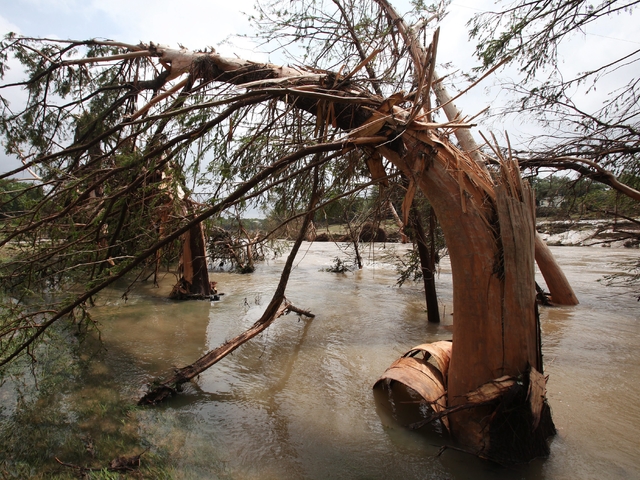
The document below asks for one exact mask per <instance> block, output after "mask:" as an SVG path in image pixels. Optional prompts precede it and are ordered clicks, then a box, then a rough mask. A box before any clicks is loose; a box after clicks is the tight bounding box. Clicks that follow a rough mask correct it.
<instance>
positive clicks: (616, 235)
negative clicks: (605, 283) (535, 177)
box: [536, 219, 640, 248]
mask: <svg viewBox="0 0 640 480" xmlns="http://www.w3.org/2000/svg"><path fill="white" fill-rule="evenodd" d="M536 227H537V229H538V232H539V233H540V236H541V237H542V238H543V240H545V241H546V242H547V244H548V245H551V246H565V247H566V246H570V247H610V248H638V246H639V245H640V223H635V222H631V221H629V220H617V221H614V220H611V219H606V220H540V219H539V220H538V222H537V224H536Z"/></svg>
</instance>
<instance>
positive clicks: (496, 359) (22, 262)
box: [0, 0, 577, 460]
mask: <svg viewBox="0 0 640 480" xmlns="http://www.w3.org/2000/svg"><path fill="white" fill-rule="evenodd" d="M312 3H313V4H314V6H315V7H314V8H313V9H309V8H307V7H308V5H307V4H306V2H294V4H291V8H290V9H289V10H288V11H286V12H283V11H280V10H278V9H277V8H275V9H273V10H272V11H271V14H272V15H271V16H269V15H267V14H265V15H264V16H262V17H260V18H257V19H255V21H256V22H257V24H258V26H259V27H261V28H263V30H262V32H263V33H264V34H265V35H266V36H269V35H270V36H273V35H274V32H276V31H277V32H279V35H280V38H285V37H286V36H287V35H289V36H290V38H291V39H292V40H296V39H297V40H300V41H304V42H310V43H309V44H310V45H311V46H312V47H313V48H308V49H306V50H305V51H306V52H307V56H306V57H305V59H304V61H305V63H306V64H307V65H309V66H306V67H288V66H277V65H272V64H268V63H256V62H252V61H249V60H242V59H239V58H225V57H223V56H221V55H219V54H217V53H216V52H215V51H212V50H206V51H199V52H192V51H188V50H185V49H180V50H175V49H171V48H166V47H162V46H160V45H156V44H139V45H129V44H123V43H119V42H114V41H98V40H89V41H82V42H78V41H58V40H39V39H30V38H21V37H15V36H11V35H10V36H9V37H7V38H6V39H5V40H4V42H3V43H2V55H3V63H2V65H1V66H2V70H1V72H3V73H4V72H5V70H6V68H7V67H8V66H9V65H14V63H13V62H16V61H19V63H20V64H21V65H22V68H24V69H25V71H26V75H27V79H26V80H24V81H20V82H16V83H13V84H9V83H5V84H4V85H2V86H1V90H0V92H8V91H10V90H11V88H12V87H15V88H17V89H22V91H23V92H26V95H27V98H26V99H17V100H14V104H10V103H9V102H8V101H7V95H6V94H3V101H4V103H3V117H2V124H1V128H2V134H3V135H4V139H5V146H6V149H7V151H8V152H9V153H11V154H13V155H17V156H18V157H20V158H21V159H22V161H23V164H24V165H23V167H21V168H19V169H16V170H15V171H14V172H7V173H6V174H3V175H2V177H8V176H10V175H12V174H14V173H17V172H19V171H22V170H29V171H31V172H32V173H33V175H34V177H37V182H34V184H33V186H27V187H26V188H25V187H22V188H19V189H17V190H15V191H14V192H12V194H11V195H12V199H18V198H22V197H24V196H26V195H29V192H30V191H32V190H35V189H40V190H41V191H42V192H44V194H43V196H42V198H40V197H39V199H38V201H37V202H36V204H35V205H34V206H33V207H32V208H31V209H29V211H27V212H23V213H16V214H15V215H13V216H11V217H10V218H9V219H6V220H5V221H4V222H3V227H2V231H1V232H0V235H1V238H0V244H1V245H2V246H3V247H4V248H5V249H8V250H9V251H10V257H11V260H10V261H7V262H5V263H4V264H3V265H2V286H3V288H4V289H5V290H6V291H8V292H11V297H12V298H11V299H10V301H8V302H7V303H6V304H5V309H4V313H3V318H2V325H1V326H0V366H5V365H7V364H9V363H10V362H11V361H13V360H14V359H16V358H18V357H20V356H22V355H27V354H29V355H32V356H33V355H37V344H38V341H42V340H44V339H45V338H46V337H47V332H48V331H49V329H50V328H51V327H52V326H54V325H55V324H56V323H57V322H64V321H67V319H69V318H71V319H72V320H73V321H80V319H81V318H85V317H87V315H88V314H90V308H89V307H88V305H90V302H91V300H92V298H93V297H94V296H95V295H97V294H98V293H99V292H100V291H101V290H102V289H104V288H105V287H107V286H109V285H111V284H113V283H114V282H115V281H116V280H117V279H119V278H122V277H124V276H125V275H127V278H130V279H134V281H135V280H136V279H141V278H145V277H148V276H149V272H157V271H158V269H159V268H160V266H161V265H162V264H163V262H164V263H166V264H171V263H172V262H175V261H177V260H178V258H179V257H182V264H183V267H182V268H183V270H182V277H181V278H180V281H181V282H185V283H183V284H182V286H183V287H184V288H185V291H186V294H187V295H192V294H195V295H203V296H206V295H207V294H208V293H207V291H206V289H207V288H210V285H209V284H208V277H207V276H206V275H204V274H203V272H204V270H203V269H204V268H205V267H206V262H205V255H206V254H205V253H204V244H205V242H204V241H203V239H202V229H201V224H202V222H204V221H206V220H207V219H210V218H212V217H215V216H216V215H218V214H220V213H221V212H223V211H225V210H226V209H230V208H240V207H243V206H245V205H247V204H249V203H251V202H260V201H267V202H271V203H273V202H280V203H281V204H282V205H286V206H287V211H288V215H289V217H288V220H295V219H299V218H304V220H303V222H302V225H303V227H304V228H303V229H302V230H300V232H299V234H298V240H297V242H296V245H299V242H300V241H302V238H303V235H305V234H306V231H305V229H306V226H307V225H308V224H309V223H310V222H311V220H312V217H313V212H314V211H316V210H317V209H319V208H322V206H323V205H325V204H326V203H327V202H331V201H335V200H336V199H338V198H341V197H344V196H348V195H351V194H353V193H354V192H357V191H358V190H359V189H362V188H367V187H369V186H371V185H373V184H375V183H379V182H382V181H398V182H400V181H401V180H400V178H401V177H404V178H405V179H407V180H408V186H406V192H407V193H406V198H405V202H404V203H403V210H405V211H404V212H403V216H404V217H405V219H406V218H408V212H409V209H410V208H411V204H412V200H413V195H414V193H415V191H416V189H420V190H421V191H422V192H423V193H424V195H425V196H426V197H427V199H428V200H429V202H430V204H431V205H432V207H433V208H434V210H435V212H436V215H437V217H438V219H439V221H440V223H441V225H442V229H443V231H444V235H445V239H446V243H447V247H448V250H449V254H450V257H451V265H452V272H453V288H454V299H453V303H454V331H453V347H452V348H451V349H450V352H451V358H450V365H449V361H448V360H447V362H446V363H447V365H448V372H443V373H444V374H445V378H443V379H442V382H443V385H444V386H446V390H443V391H444V392H445V396H444V397H443V398H439V399H437V402H434V403H433V405H434V410H438V409H439V410H440V411H445V413H446V414H447V416H448V420H447V424H448V425H449V428H450V430H451V433H452V435H453V436H454V437H455V438H456V439H457V440H458V441H459V442H460V443H461V444H462V445H464V446H466V448H468V449H470V450H473V451H474V452H476V453H479V454H481V455H484V456H487V457H491V458H500V459H505V458H507V459H508V458H511V459H512V460H524V459H527V458H531V457H533V456H537V455H540V454H544V453H545V452H546V451H547V450H546V443H545V437H546V436H547V434H548V433H549V432H550V431H552V423H551V418H550V414H549V410H548V408H547V407H546V404H545V401H544V379H543V380H540V379H541V378H543V377H542V376H541V373H542V371H543V368H542V361H541V354H540V329H539V325H538V322H537V317H536V313H535V285H534V255H535V258H536V260H537V261H538V264H539V266H540V268H541V270H542V271H543V273H544V274H545V278H546V279H547V283H548V286H549V288H550V289H551V293H552V296H553V299H554V300H555V301H557V302H558V303H569V304H570V303H575V302H576V301H577V300H576V299H575V296H574V295H573V292H572V291H571V289H570V287H568V285H567V283H566V279H565V278H564V276H563V275H562V272H561V271H560V269H559V268H558V267H557V265H556V264H555V262H553V259H552V257H551V256H550V255H549V251H548V249H546V248H545V245H544V244H543V242H542V241H541V240H540V239H539V237H538V236H536V234H535V219H534V215H535V214H534V204H535V202H534V201H533V196H532V193H531V189H530V188H529V187H528V185H527V184H526V183H523V182H522V180H521V179H520V176H519V170H518V166H517V163H516V162H515V161H513V160H512V159H510V158H509V157H508V155H506V156H505V155H504V154H503V153H502V151H501V150H500V149H498V148H497V147H495V146H494V150H493V152H494V154H493V156H492V157H489V156H488V155H486V154H483V153H482V152H481V151H480V150H479V149H478V147H477V145H476V144H475V142H474V140H473V138H471V135H470V133H469V127H470V125H469V124H468V123H467V122H465V121H464V119H463V118H461V117H460V116H459V113H458V112H457V111H456V110H455V108H454V106H453V103H452V99H450V98H448V97H447V94H446V91H444V89H443V86H442V82H441V81H440V80H439V78H438V76H437V74H436V72H435V59H436V51H437V40H438V33H437V30H436V31H435V34H434V36H433V41H432V42H431V44H430V45H428V46H424V45H422V44H421V42H420V41H419V38H420V34H421V33H424V32H425V31H426V29H427V28H429V26H428V22H426V21H425V22H422V23H421V24H419V25H417V26H414V27H409V26H408V25H407V24H406V23H405V21H404V20H403V19H402V18H401V17H400V16H398V15H397V13H396V12H395V10H394V9H393V8H392V7H391V6H390V5H389V4H388V3H387V2H386V0H376V1H374V2H351V1H346V2H340V1H338V0H334V1H333V2H330V3H329V4H328V5H322V8H320V6H319V5H316V3H315V2H312ZM265 8H267V7H265ZM418 13H421V14H422V15H423V17H425V18H426V17H430V16H432V14H433V16H434V18H435V17H436V16H437V13H438V12H437V11H436V10H433V11H422V12H418ZM267 19H268V22H269V23H268V24H267V23H265V22H267ZM337 63H338V64H339V65H340V68H339V69H338V71H337V72H336V71H333V70H332V69H331V68H329V67H331V66H332V65H336V64H337ZM432 92H433V96H435V98H436V101H434V98H433V97H432ZM16 105H17V106H16ZM13 109H15V111H14V110H13ZM441 109H442V110H444V112H445V114H446V116H447V117H448V118H447V120H443V121H439V122H438V121H436V120H435V119H434V115H435V114H436V113H437V112H439V111H440V110H441ZM453 135H455V138H456V140H457V142H458V144H459V146H456V144H455V143H454V141H455V140H454V139H453V137H452V136H453ZM205 158H206V159H210V160H208V163H205V160H204V159H205ZM187 179H193V180H194V185H197V186H199V188H200V189H201V191H200V192H199V193H200V198H202V197H203V196H204V197H206V199H205V200H204V201H202V200H200V203H199V202H196V201H194V200H193V199H192V198H191V194H192V190H193V187H192V188H191V189H190V188H189V182H188V181H187ZM203 191H204V195H203ZM336 191H338V192H342V193H341V194H340V195H334V194H332V195H331V196H329V195H328V193H327V192H336ZM180 239H182V242H180ZM296 249H297V246H295V248H294V252H295V250H296ZM534 252H535V254H534ZM203 262H204V263H203ZM289 263H290V262H288V264H289ZM287 277H288V274H287V272H286V271H285V273H284V274H283V280H282V281H281V285H280V286H279V288H278V291H277V292H276V295H275V296H274V299H273V300H272V302H271V303H270V304H269V307H268V309H267V311H266V312H265V315H263V317H262V318H261V320H259V321H258V322H257V323H256V325H254V327H252V329H250V331H247V332H245V333H244V334H242V335H240V336H239V337H237V338H236V339H233V340H232V341H230V342H229V343H228V344H225V345H222V346H221V347H220V348H218V349H216V350H214V351H212V352H210V353H209V354H207V355H205V356H204V357H203V358H202V359H200V360H198V361H196V362H195V363H194V364H193V365H191V366H189V367H186V368H185V369H182V370H180V371H179V372H177V373H176V374H175V375H173V376H171V378H169V379H168V380H166V381H165V382H163V383H162V384H161V386H160V387H159V388H160V390H158V389H156V390H152V391H150V392H149V394H148V395H147V396H146V397H145V398H147V400H149V401H150V402H153V401H155V400H157V399H159V398H163V397H164V396H166V395H167V394H171V393H173V392H175V387H176V386H177V385H178V384H179V383H182V382H184V381H187V380H188V379H190V378H193V376H195V375H197V374H198V373H199V372H200V371H202V370H203V369H204V368H208V367H209V366H211V365H212V364H213V363H215V362H216V361H218V360H219V359H220V358H223V357H224V356H225V355H226V354H228V353H229V352H230V351H232V350H233V349H234V348H237V346H239V345H240V344H241V343H242V342H244V341H246V340H248V339H249V338H251V337H252V336H254V335H255V334H257V333H256V332H259V331H262V330H263V329H264V328H266V327H267V326H268V325H269V324H270V323H271V322H272V321H273V320H275V318H277V317H278V316H279V315H281V314H282V313H284V312H285V311H286V310H293V311H299V312H302V313H304V312H303V311H300V310H299V309H295V307H292V306H291V305H290V304H288V303H283V302H285V297H284V287H285V286H286V279H287ZM196 279H198V280H196ZM194 282H196V283H198V285H200V287H198V288H201V289H202V290H198V291H191V290H189V288H191V287H190V285H193V284H194ZM70 284H73V285H74V288H75V289H76V290H74V291H77V288H78V287H77V285H85V286H86V287H85V288H84V290H82V291H81V292H80V293H78V294H77V295H74V296H73V297H72V298H68V297H65V296H62V295H53V294H49V295H46V296H43V297H41V298H39V299H36V298H34V294H33V292H35V291H38V289H41V290H43V289H47V290H48V291H49V292H54V291H61V290H62V288H63V287H65V286H67V285H70ZM186 284H189V285H186ZM425 368H426V367H425ZM496 379H497V380H496ZM495 385H499V386H501V388H498V389H497V390H496V389H494V392H495V391H497V392H498V394H496V395H493V396H486V395H485V396H484V397H482V395H481V397H482V398H483V399H484V400H482V401H475V403H474V402H472V401H468V400H469V398H470V395H471V397H473V398H476V399H477V398H479V397H478V395H480V394H479V393H477V392H480V393H482V392H485V390H486V389H487V388H492V386H495ZM505 385H507V387H504V386H505ZM502 387H504V388H502ZM483 389H485V390H483ZM474 392H476V393H474ZM474 395H475V397H474ZM506 397H508V398H509V402H511V403H508V404H506V403H505V402H506V401H505V398H506ZM444 399H446V401H445V400H444ZM436 404H438V405H439V407H438V408H435V405H436ZM513 412H516V413H513ZM505 415H507V417H509V415H511V417H509V418H507V420H508V422H507V424H508V425H518V429H517V435H516V436H515V437H514V436H513V432H507V430H508V428H506V427H504V425H505V422H503V420H505V418H506V417H505ZM501 422H502V423H501ZM509 422H510V423H509Z"/></svg>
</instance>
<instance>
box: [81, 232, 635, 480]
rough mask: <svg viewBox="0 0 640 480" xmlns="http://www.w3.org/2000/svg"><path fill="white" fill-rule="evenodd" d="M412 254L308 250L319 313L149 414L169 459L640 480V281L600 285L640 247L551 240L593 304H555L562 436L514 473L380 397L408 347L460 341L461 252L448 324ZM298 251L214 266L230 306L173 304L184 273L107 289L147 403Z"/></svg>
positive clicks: (552, 386) (109, 313) (116, 357)
mask: <svg viewBox="0 0 640 480" xmlns="http://www.w3.org/2000/svg"><path fill="white" fill-rule="evenodd" d="M402 249H403V247H402V246H390V245H387V248H379V247H376V248H375V249H373V250H372V249H369V250H368V261H367V262H366V265H365V267H364V268H363V269H362V270H361V271H356V272H352V273H347V274H335V273H329V272H325V271H322V269H324V268H326V267H328V266H330V265H331V264H332V261H333V259H334V258H335V257H336V256H343V257H344V256H345V254H343V253H342V252H341V251H340V250H339V249H338V248H337V247H336V246H335V245H333V244H328V243H316V244H312V245H309V244H305V245H303V247H302V248H301V251H300V254H299V255H298V259H297V261H296V267H295V269H294V270H293V272H292V275H291V278H290V281H289V287H288V289H287V297H288V299H289V300H290V301H291V302H293V303H294V304H295V305H296V306H298V307H301V308H304V309H309V310H311V311H312V312H313V313H315V314H316V317H315V318H314V319H312V320H307V319H299V318H298V317H297V316H295V315H288V316H285V317H281V318H280V319H278V320H277V321H276V322H275V323H274V325H272V326H271V327H270V328H269V329H268V330H267V331H266V332H264V333H263V334H262V335H261V336H259V337H256V338H255V339H253V340H252V341H250V342H249V343H247V344H245V345H244V346H242V347H240V348H239V349H238V350H236V351H235V352H234V353H233V354H232V355H230V356H228V357H227V358H225V359H223V360H222V361H221V362H219V363H218V364H217V365H215V366H214V367H212V368H211V369H210V370H208V371H206V372H204V373H203V374H201V375H200V377H199V378H198V379H197V381H196V382H193V383H191V384H188V385H187V386H186V388H185V391H184V392H183V394H181V395H180V396H178V397H176V398H173V399H171V400H170V401H168V402H167V403H166V404H164V405H162V406H159V407H154V408H147V409H143V410H142V411H140V412H139V413H137V416H138V419H139V425H140V427H139V428H140V431H139V435H140V436H141V437H142V438H143V439H144V441H145V442H146V443H148V444H149V445H152V446H153V447H152V448H154V449H161V450H162V451H163V452H165V454H166V455H168V458H169V462H170V464H171V465H172V467H173V469H174V470H173V471H174V472H176V476H178V477H179V478H233V479H269V478H273V479H299V478H318V479H324V478H336V479H357V478H362V479H365V478H385V479H395V478H397V479H414V478H415V479H418V478H419V479H423V478H429V479H445V478H446V479H470V478H473V479H485V478H486V479H494V478H497V479H502V478H504V479H511V478H526V479H563V478H566V479H575V478H581V479H585V478H621V479H622V478H640V435H639V433H638V430H639V429H640V400H639V399H640V355H639V354H638V352H639V351H640V309H639V307H640V305H639V304H638V302H637V301H636V299H635V297H634V296H633V294H632V291H631V289H630V288H629V287H612V286H607V285H606V284H605V283H604V282H601V281H600V279H602V277H603V275H605V274H611V273H613V272H616V271H620V267H619V263H621V262H624V261H631V260H635V259H637V256H638V251H637V250H626V249H625V250H616V249H607V248H585V247H558V248H553V249H552V250H553V252H554V254H555V255H556V256H557V258H558V260H559V262H560V264H561V265H562V266H563V268H564V270H565V272H566V274H567V276H568V278H569V280H570V281H571V283H572V285H573V287H574V289H575V291H576V294H577V296H578V298H579V299H580V302H581V303H580V305H578V306H576V307H563V308H542V310H541V320H542V330H543V332H542V335H543V337H542V339H543V353H544V361H545V373H546V374H548V375H549V382H548V399H549V403H550V405H551V408H552V411H553V418H554V421H555V423H556V426H557V428H558V435H557V436H556V437H555V438H554V439H553V440H552V441H551V455H550V457H549V458H547V459H544V460H536V461H533V462H531V463H530V464H527V465H519V466H516V467H510V468H503V467H500V466H496V465H494V464H491V463H488V462H484V461H481V460H478V459H476V458H474V457H472V456H470V455H467V454H464V453H461V452H458V451H455V450H451V449H450V450H446V451H444V452H442V453H441V455H439V456H438V453H439V449H440V447H441V445H442V444H443V443H444V442H445V439H443V438H442V437H441V436H440V435H439V434H438V433H437V432H430V433H424V432H416V431H411V430H409V429H407V428H405V427H404V426H403V425H402V424H400V423H398V421H396V420H395V419H394V418H393V416H392V415H390V414H389V412H388V411H387V410H386V409H384V408H382V407H381V405H380V404H379V402H376V399H375V398H374V395H373V392H372V389H371V387H372V385H373V383H374V382H375V381H376V379H377V378H378V377H379V376H380V375H381V374H382V372H384V370H385V369H386V368H387V367H388V366H389V365H390V364H391V362H393V361H394V360H395V359H396V358H397V357H398V356H400V355H401V354H402V353H404V352H405V351H406V350H408V349H409V348H411V347H412V346H414V345H417V344H420V343H424V342H433V341H437V340H444V339H450V338H451V323H452V317H451V313H452V306H451V298H452V291H451V273H450V269H449V264H448V261H447V259H445V260H443V262H442V265H441V269H440V273H439V277H438V280H437V287H438V294H439V298H440V301H441V315H442V319H443V321H442V322H441V324H439V325H433V324H432V325H430V324H428V323H427V320H426V313H425V311H424V306H423V297H422V294H421V290H420V285H418V284H405V286H403V287H402V288H397V287H395V286H394V284H395V281H396V272H395V268H394V267H393V266H392V264H391V263H390V261H389V258H388V257H387V255H389V254H392V251H393V250H396V251H401V250H402ZM284 260H285V259H284V258H278V259H275V260H270V261H269V262H267V263H266V264H262V265H260V266H259V267H258V269H257V270H256V272H255V273H254V274H252V275H238V274H233V273H222V272H220V273H216V272H212V273H211V277H212V279H214V280H216V281H217V282H218V286H219V290H220V291H222V292H224V293H225V295H224V296H223V297H222V301H220V302H214V303H210V302H202V301H191V302H172V301H169V300H167V299H166V296H167V294H168V292H169V290H170V288H171V285H172V283H173V282H174V281H175V278H174V277H173V276H172V275H168V276H167V277H166V278H164V279H163V281H162V283H161V285H160V288H153V287H152V286H151V285H147V286H143V287H141V288H138V289H137V290H136V291H134V292H132V293H130V294H129V296H128V301H126V302H125V301H124V300H122V299H121V298H120V295H121V291H117V290H113V291H111V292H108V293H107V294H105V295H103V296H102V297H101V299H100V302H99V306H98V307H96V309H95V311H94V318H96V319H97V320H99V322H100V323H101V325H102V338H103V340H104V342H105V345H106V347H107V353H106V355H105V357H104V358H105V360H104V361H105V362H106V366H107V367H108V371H109V372H112V375H115V379H114V380H115V384H117V385H120V387H119V388H120V392H119V394H120V397H121V398H122V399H125V401H129V399H130V400H131V401H134V399H135V398H137V397H138V396H140V395H141V394H142V393H143V392H144V386H145V385H146V384H147V383H148V382H150V381H151V380H153V379H154V378H156V377H158V376H163V375H165V374H167V373H168V372H170V371H171V369H172V368H174V367H180V366H184V365H186V364H188V363H191V362H193V361H194V360H195V359H197V358H198V357H199V356H200V355H201V354H203V353H204V352H206V351H207V350H209V349H212V348H215V347H216V346H218V345H219V344H221V343H223V342H224V341H225V340H227V339H230V338H232V337H233V336H235V335H236V334H238V333H240V332H242V331H243V330H245V329H246V328H247V327H249V326H250V325H251V324H252V323H253V322H254V321H255V320H256V319H257V318H259V316H260V315H261V314H262V311H263V309H264V307H265V306H266V305H267V303H268V302H269V300H270V297H271V294H272V293H273V291H274V289H275V286H276V284H277V282H278V278H279V274H280V269H281V267H282V265H283V263H284ZM409 401H410V399H409ZM407 407H408V408H409V407H411V408H415V405H411V404H410V403H409V404H407ZM395 408H396V409H398V408H403V405H402V404H396V405H395Z"/></svg>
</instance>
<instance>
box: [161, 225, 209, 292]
mask: <svg viewBox="0 0 640 480" xmlns="http://www.w3.org/2000/svg"><path fill="white" fill-rule="evenodd" d="M179 272H180V273H181V276H180V279H179V280H178V283H177V284H176V285H175V286H174V287H173V290H172V291H171V297H172V298H177V299H208V298H209V297H210V296H211V294H212V293H215V292H214V291H213V290H212V288H211V282H210V280H209V269H208V266H207V250H206V242H205V238H204V231H203V230H202V223H197V224H195V225H194V226H193V227H191V228H190V229H189V230H188V231H187V232H186V233H185V234H184V235H183V237H182V253H181V255H180V267H179Z"/></svg>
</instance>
